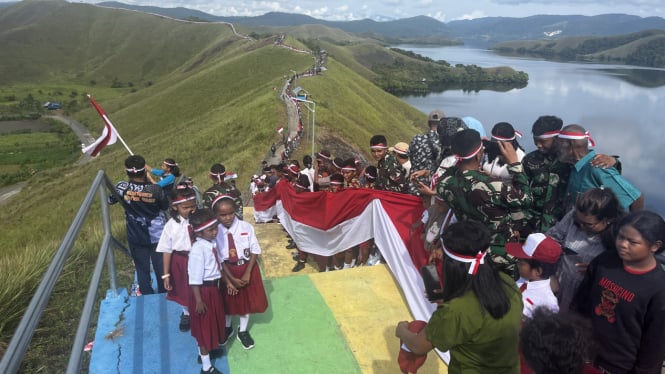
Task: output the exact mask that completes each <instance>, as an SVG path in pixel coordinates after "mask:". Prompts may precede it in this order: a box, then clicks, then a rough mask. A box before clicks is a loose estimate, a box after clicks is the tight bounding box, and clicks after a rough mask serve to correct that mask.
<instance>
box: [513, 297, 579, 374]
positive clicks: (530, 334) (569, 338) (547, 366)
mask: <svg viewBox="0 0 665 374" xmlns="http://www.w3.org/2000/svg"><path fill="white" fill-rule="evenodd" d="M586 331H587V329H586V328H585V323H584V321H582V320H581V319H579V320H578V319H575V318H574V316H573V315H572V314H559V313H555V312H553V311H551V310H550V309H548V308H545V307H539V308H536V309H535V310H534V311H533V314H532V316H531V318H529V319H527V320H526V321H524V325H523V326H522V331H521V332H520V343H521V346H522V354H523V355H524V360H525V361H526V363H527V364H528V365H529V367H530V368H531V369H532V370H533V372H534V373H538V374H559V373H582V368H583V366H584V362H585V358H586V356H587V351H588V349H589V343H588V342H589V341H590V340H589V339H588V334H587V333H586Z"/></svg>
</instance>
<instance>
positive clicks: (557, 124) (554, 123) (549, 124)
mask: <svg viewBox="0 0 665 374" xmlns="http://www.w3.org/2000/svg"><path fill="white" fill-rule="evenodd" d="M562 127H563V120H562V119H561V118H559V117H557V116H540V117H538V119H537V120H536V122H534V123H533V127H531V132H532V133H533V136H540V135H543V134H544V133H546V132H550V131H559V130H561V128H562Z"/></svg>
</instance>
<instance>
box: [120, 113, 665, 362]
mask: <svg viewBox="0 0 665 374" xmlns="http://www.w3.org/2000/svg"><path fill="white" fill-rule="evenodd" d="M427 126H428V131H426V132H425V133H423V134H419V135H416V136H415V137H414V138H413V139H411V141H410V142H405V141H399V142H396V143H392V144H394V145H393V146H390V144H391V143H389V142H388V139H387V138H386V137H385V136H384V135H380V134H377V135H374V136H372V137H371V139H370V140H369V151H370V154H371V156H372V157H373V158H374V160H375V161H376V164H375V165H363V163H362V162H361V161H360V159H359V158H358V157H354V156H351V155H348V156H347V157H333V155H332V154H331V152H329V151H328V150H325V149H324V150H321V151H319V152H318V153H317V154H316V157H315V159H312V157H311V156H309V155H308V156H305V157H303V159H302V162H300V161H299V160H289V159H288V156H286V155H282V157H281V158H282V162H280V163H279V164H275V165H267V163H266V162H264V164H263V174H262V175H260V176H259V175H254V176H253V177H252V180H251V185H250V191H251V194H252V196H256V195H258V194H261V193H265V192H267V191H269V190H270V189H273V188H275V186H276V185H277V184H278V183H290V184H291V185H292V186H293V188H294V190H295V191H296V192H297V193H311V192H315V191H329V192H330V193H338V192H339V191H342V190H344V189H355V188H368V189H375V190H382V191H390V192H395V193H403V194H410V195H414V196H418V197H420V198H421V199H422V202H423V205H424V207H425V209H424V214H423V217H422V220H421V222H416V223H414V227H415V226H417V225H422V226H423V228H422V230H420V231H417V232H418V233H420V232H422V238H423V241H424V243H425V249H426V250H427V251H429V252H430V260H431V261H432V263H434V264H436V265H437V267H438V270H439V272H438V273H439V276H440V278H441V279H440V287H439V289H437V290H434V292H435V293H436V294H438V295H439V296H440V297H439V298H438V300H437V301H436V302H437V303H438V304H439V306H438V308H437V309H436V311H435V312H434V313H433V315H432V316H431V318H430V320H429V321H428V322H426V323H425V322H422V323H420V322H418V323H414V322H412V323H407V322H400V323H399V324H398V325H397V328H396V336H397V337H398V338H399V339H400V340H401V342H402V350H403V352H401V353H400V363H399V364H400V367H401V368H402V370H403V371H404V372H416V371H417V366H418V365H416V364H414V363H419V364H422V362H423V356H424V355H426V353H427V352H428V351H429V350H431V349H432V348H437V349H439V350H442V351H446V350H449V351H450V357H451V359H450V365H449V372H450V373H461V372H478V373H481V372H506V373H517V372H522V373H538V374H541V373H560V372H567V373H573V372H577V373H581V372H590V373H593V372H600V373H632V372H635V373H660V370H661V367H662V364H663V360H664V359H665V345H664V344H662V343H664V342H663V338H662V337H661V336H665V335H663V333H665V323H663V322H662V318H660V317H661V316H662V315H663V312H665V270H664V268H663V267H662V266H661V265H660V264H659V261H658V259H657V257H656V255H657V254H659V253H660V252H662V250H663V242H664V241H665V221H663V219H662V217H661V216H660V215H658V214H656V213H654V212H650V211H645V210H643V209H644V196H643V194H642V193H641V192H640V191H639V190H638V189H637V188H636V187H635V186H634V185H633V184H631V183H630V182H629V181H628V180H626V179H625V178H624V177H623V176H622V174H621V168H622V165H621V163H620V161H619V157H618V156H610V155H603V154H596V152H595V151H594V146H595V144H594V142H593V139H592V138H591V136H590V134H589V132H588V131H587V130H586V129H584V128H583V127H582V126H580V125H576V124H572V125H567V126H564V125H563V121H562V120H561V119H560V118H558V117H556V116H549V115H548V116H541V117H539V118H538V119H536V121H535V122H534V124H533V126H532V129H531V132H532V136H533V142H534V144H535V146H536V150H534V151H532V152H529V153H526V152H525V151H524V149H523V148H522V146H521V145H520V143H519V139H520V138H521V136H522V134H521V132H520V131H519V130H517V129H515V128H514V127H513V126H512V125H511V124H510V123H507V122H499V123H497V124H496V125H494V126H493V127H492V129H491V131H490V132H489V133H488V134H489V137H488V136H486V135H485V130H484V129H483V127H482V124H481V123H480V122H479V121H478V120H477V119H475V118H472V117H464V118H457V117H447V116H446V115H445V114H444V113H443V112H442V111H440V110H436V111H433V112H432V113H430V115H429V117H428V123H427ZM289 153H290V152H289ZM125 170H126V172H127V175H128V178H129V181H123V182H120V183H118V185H117V191H118V194H119V195H120V196H121V197H122V200H123V202H124V204H123V205H124V207H125V212H126V222H127V232H128V241H129V244H130V249H131V252H132V256H133V258H134V262H135V265H136V270H137V279H138V284H139V288H140V290H141V292H142V293H144V294H148V293H152V292H154V290H153V289H152V285H151V280H150V267H151V264H152V268H153V269H154V271H155V273H156V275H157V288H158V289H157V292H168V298H169V299H170V300H173V301H175V302H178V303H179V304H181V305H182V306H183V309H182V314H181V319H180V324H179V329H181V330H182V331H187V330H191V333H192V335H193V336H194V337H195V338H196V339H197V344H198V346H199V356H200V359H201V362H202V372H212V373H214V372H217V371H215V370H216V369H215V368H214V366H212V364H211V358H212V359H214V358H215V357H218V355H219V354H220V352H223V349H222V348H220V347H221V346H222V345H223V344H225V343H226V342H227V341H228V339H229V338H230V337H231V336H232V335H234V333H235V330H234V329H233V328H232V327H231V321H232V316H235V315H238V316H239V327H238V330H237V337H238V339H239V340H240V342H241V343H242V345H243V347H245V348H246V349H249V348H251V347H253V346H254V341H253V339H252V338H251V336H250V335H249V331H248V321H249V316H250V314H253V313H262V312H263V311H265V310H266V308H267V299H266V297H265V291H264V290H263V286H262V282H261V276H260V273H259V271H258V267H257V266H256V258H257V256H258V255H260V253H261V250H260V248H259V245H258V241H257V240H256V237H255V234H254V230H253V228H252V227H251V225H249V224H247V223H246V222H245V221H243V214H242V212H243V208H242V206H243V205H242V204H243V201H242V197H241V194H240V191H239V190H238V188H237V187H236V186H235V181H234V180H233V174H232V173H228V172H227V171H226V169H225V167H224V166H223V165H222V164H219V163H217V164H214V165H212V167H211V168H210V172H209V176H210V181H211V183H212V185H211V187H210V188H208V189H207V190H205V191H204V192H200V191H199V190H198V188H197V187H196V186H194V185H193V182H192V181H191V178H187V177H185V176H182V175H181V172H180V170H179V166H178V164H177V163H176V162H175V160H173V159H170V158H167V159H165V160H164V161H163V163H162V167H161V168H160V169H156V168H152V167H150V166H149V165H146V163H145V160H144V159H143V158H142V157H140V156H130V157H129V158H128V159H127V160H126V162H125ZM157 178H159V180H158V179H157ZM112 200H113V199H112ZM112 202H113V201H112ZM169 206H170V215H169V216H170V219H169V217H167V216H166V215H164V214H163V211H164V210H165V209H167V208H168V207H169ZM256 214H257V212H256V211H255V219H256V222H257V223H261V222H279V219H278V218H277V217H276V216H272V215H271V216H270V217H267V218H266V217H261V216H260V215H259V216H257V215H256ZM287 248H289V249H295V250H296V251H295V252H293V259H294V261H295V265H294V267H293V269H292V271H293V272H298V271H301V270H302V269H304V268H305V264H306V262H307V260H308V258H311V259H312V260H313V261H314V262H315V264H316V266H317V267H318V270H319V271H322V272H323V271H332V270H342V269H349V268H352V267H357V266H364V265H372V264H376V263H380V261H381V256H380V251H379V250H378V249H377V248H376V247H375V246H374V245H373V241H372V240H369V241H367V242H364V243H360V244H359V245H357V246H355V247H354V248H348V249H344V250H342V251H338V253H336V254H335V255H332V256H322V255H320V254H314V253H308V252H307V248H301V247H300V246H299V245H298V243H297V242H295V241H293V240H290V242H289V244H288V246H287ZM194 259H195V261H194ZM208 286H214V287H208ZM218 288H219V289H221V290H222V292H221V293H219V292H217V293H216V291H214V290H217V289H218ZM423 297H424V296H423ZM213 304H214V306H213ZM194 311H196V313H193V312H194ZM573 314H574V315H579V316H581V317H582V318H572V317H569V315H573ZM550 325H554V326H562V327H561V328H558V329H556V331H553V330H552V329H549V328H546V327H544V326H550ZM569 325H570V326H572V327H571V328H568V327H566V326H569ZM414 326H417V328H414ZM585 326H588V327H589V331H590V333H589V334H588V336H587V335H585V334H583V333H582V332H583V331H586V330H585ZM571 329H572V330H575V331H576V333H575V334H572V333H570V332H569V331H570V330H571ZM570 347H576V348H575V354H574V355H573V354H571V355H570V356H569V357H566V358H565V359H564V358H562V354H561V352H562V351H565V352H568V351H567V350H566V349H568V350H569V349H570ZM402 353H404V354H402Z"/></svg>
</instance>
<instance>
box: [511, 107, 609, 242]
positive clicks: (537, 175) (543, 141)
mask: <svg viewBox="0 0 665 374" xmlns="http://www.w3.org/2000/svg"><path fill="white" fill-rule="evenodd" d="M562 127H563V121H562V120H561V118H559V117H556V116H540V117H538V119H537V120H536V121H535V122H534V123H533V127H532V128H531V132H532V133H533V143H534V144H535V146H536V148H537V149H536V150H535V151H532V152H530V153H528V154H527V155H526V156H524V159H523V160H522V164H523V165H524V173H525V174H526V175H527V177H528V178H529V183H530V186H531V195H532V196H533V206H532V207H531V212H530V215H531V219H530V222H529V226H530V227H531V229H532V230H533V232H546V231H547V230H548V229H549V228H550V227H552V226H554V224H555V223H557V222H559V221H560V220H561V218H563V216H564V215H565V214H566V206H565V198H566V189H567V186H568V178H569V176H570V171H571V166H570V165H569V164H566V163H563V162H561V161H559V160H558V158H557V154H556V149H555V146H554V143H555V140H556V138H557V135H558V134H559V132H560V131H561V128H562ZM592 165H594V166H599V167H608V166H615V167H616V168H617V169H619V168H620V167H621V166H620V165H621V164H620V163H619V162H618V160H617V159H616V158H614V157H612V156H607V155H601V154H599V155H597V156H596V157H595V159H594V160H593V161H592Z"/></svg>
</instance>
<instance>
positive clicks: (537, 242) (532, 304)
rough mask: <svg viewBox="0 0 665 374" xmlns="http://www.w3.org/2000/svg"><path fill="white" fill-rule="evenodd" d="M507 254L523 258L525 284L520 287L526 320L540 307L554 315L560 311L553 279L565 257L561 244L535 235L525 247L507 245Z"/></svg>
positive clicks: (525, 243)
mask: <svg viewBox="0 0 665 374" xmlns="http://www.w3.org/2000/svg"><path fill="white" fill-rule="evenodd" d="M506 252H508V254H510V255H512V256H514V257H516V258H518V259H519V262H518V266H519V271H520V276H521V277H522V279H523V280H525V282H524V283H522V284H521V285H520V291H522V302H523V303H524V310H523V312H522V314H523V316H524V317H531V314H532V313H533V310H534V309H535V308H537V307H539V306H543V307H546V308H548V309H550V310H552V311H553V312H558V311H559V304H558V303H557V298H556V296H555V295H554V292H553V291H552V289H553V288H554V289H556V286H555V287H552V284H551V282H552V281H551V280H550V277H551V276H552V275H554V273H555V272H556V263H557V261H559V257H560V256H561V245H560V244H559V243H558V242H557V241H555V240H554V239H552V238H550V237H549V236H546V235H545V234H542V233H535V234H531V235H529V236H528V237H527V238H526V242H524V244H521V243H507V244H506ZM554 281H555V280H554Z"/></svg>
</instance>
